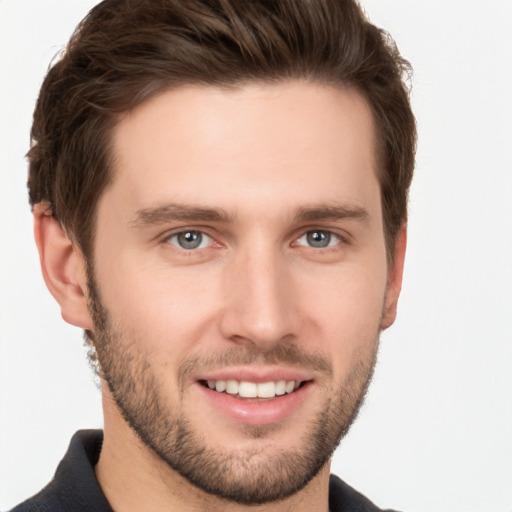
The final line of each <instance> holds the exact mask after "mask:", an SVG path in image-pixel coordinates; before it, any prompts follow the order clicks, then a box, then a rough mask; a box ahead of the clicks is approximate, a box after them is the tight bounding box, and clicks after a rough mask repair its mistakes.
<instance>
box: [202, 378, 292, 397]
mask: <svg viewBox="0 0 512 512" xmlns="http://www.w3.org/2000/svg"><path fill="white" fill-rule="evenodd" d="M207 385H208V387H209V388H210V389H215V391H218V392H219V393H222V392H226V393H229V394H230V395H239V396H240V397H242V398H274V397H275V396H281V395H284V394H285V393H291V392H292V391H295V390H297V389H299V386H300V381H295V380H288V381H285V380H278V381H276V382H274V381H269V382H260V383H256V382H249V381H237V380H209V381H207Z"/></svg>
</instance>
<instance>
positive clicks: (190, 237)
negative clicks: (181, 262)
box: [173, 231, 203, 250]
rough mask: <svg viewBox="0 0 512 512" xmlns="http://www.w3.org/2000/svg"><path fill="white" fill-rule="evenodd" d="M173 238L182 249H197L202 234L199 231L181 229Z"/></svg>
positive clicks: (200, 242)
mask: <svg viewBox="0 0 512 512" xmlns="http://www.w3.org/2000/svg"><path fill="white" fill-rule="evenodd" d="M173 238H175V239H176V242H177V245H179V246H180V247H181V248H182V249H187V250H191V249H198V248H199V247H201V244H202V242H203V234H202V233H201V232H200V231H183V232H182V233H178V234H177V235H175V236H174V237H173Z"/></svg>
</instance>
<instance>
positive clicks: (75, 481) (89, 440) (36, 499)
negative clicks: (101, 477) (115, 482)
mask: <svg viewBox="0 0 512 512" xmlns="http://www.w3.org/2000/svg"><path fill="white" fill-rule="evenodd" d="M102 440H103V433H102V432H101V431H100V430H81V431H79V432H77V433H76V434H75V435H74V436H73V438H72V439H71V442H70V444H69V448H68V451H67V453H66V455H65V456H64V458H63V459H62V461H61V462H60V464H59V466H58V468H57V471H56V472H55V476H54V477H53V480H52V481H51V482H50V483H49V484H48V485H47V486H46V487H44V488H43V489H42V490H41V491H39V492H38V493H37V494H36V495H35V496H32V498H29V499H28V500H26V501H24V502H23V503H21V504H19V505H17V506H16V507H14V508H13V509H12V510H11V512H71V511H73V512H79V511H81V510H84V511H88V512H111V511H112V509H111V508H110V506H109V504H108V502H107V500H106V498H105V496H104V495H103V492H102V491H101V489H100V487H99V484H98V482H97V480H96V476H95V474H94V465H95V464H96V462H97V460H98V457H99V453H100V450H101V444H102Z"/></svg>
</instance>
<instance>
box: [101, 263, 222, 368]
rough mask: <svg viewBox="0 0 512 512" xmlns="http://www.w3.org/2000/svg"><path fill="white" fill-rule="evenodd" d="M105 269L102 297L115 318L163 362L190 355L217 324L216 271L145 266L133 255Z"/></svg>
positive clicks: (148, 351)
mask: <svg viewBox="0 0 512 512" xmlns="http://www.w3.org/2000/svg"><path fill="white" fill-rule="evenodd" d="M134 268H135V269H137V270H136V271H133V270H131V269H134ZM104 270H105V271H104V272H103V276H102V277H103V279H102V281H100V282H101V285H100V287H101V294H102V300H103V302H104V305H105V306H106V307H107V309H108V310H109V312H110V314H111V315H112V319H113V322H115V323H116V324H117V325H118V326H119V327H120V328H121V329H122V330H123V331H125V332H127V333H128V334H129V335H130V336H132V337H133V338H135V339H137V340H138V341H139V343H141V344H142V345H143V347H144V350H145V351H146V352H147V354H148V355H149V356H153V355H155V357H158V358H161V361H160V362H164V361H169V360H171V359H178V358H179V357H180V356H181V355H184V354H182V352H184V351H185V350H188V351H189V350H190V348H191V347H193V346H194V343H196V342H197V341H198V340H201V339H202V338H203V334H204V331H205V329H207V328H208V326H209V325H211V322H210V320H211V319H212V318H213V317H214V307H215V300H214V296H213V293H212V290H213V289H214V285H213V283H212V281H213V277H212V276H209V275H208V274H204V273H203V274H200V273H198V272H195V273H194V272H193V271H188V270H185V271H173V272H172V271H170V270H169V269H168V268H167V269H162V268H159V266H158V265H146V266H141V265H137V264H136V263H135V262H133V261H132V262H129V261H127V259H125V260H124V261H123V260H122V259H121V260H119V259H118V264H117V265H116V267H115V268H111V269H110V270H109V271H107V269H104Z"/></svg>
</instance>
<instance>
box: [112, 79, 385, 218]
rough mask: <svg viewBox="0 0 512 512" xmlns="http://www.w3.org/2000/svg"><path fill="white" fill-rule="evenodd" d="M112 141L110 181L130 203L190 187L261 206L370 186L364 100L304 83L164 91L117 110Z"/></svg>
mask: <svg viewBox="0 0 512 512" xmlns="http://www.w3.org/2000/svg"><path fill="white" fill-rule="evenodd" d="M113 150H114V156H115V158H114V161H115V162H116V166H115V176H114V180H113V185H112V186H111V188H114V189H116V190H117V192H118V195H120V196H121V197H122V199H123V200H124V201H126V202H127V203H130V204H131V205H132V206H133V208H144V207H148V206H151V205H154V204H157V203H158V202H165V201H168V200H169V199H172V200H173V201H177V202H180V201H186V202H190V200H191V194H192V195H193V201H194V202H196V203H200V204H208V203H211V202H216V203H218V202H222V203H223V204H222V205H221V206H223V207H225V208H226V209H230V208H231V207H233V208H234V209H236V208H237V206H240V204H238V205H237V201H240V200H242V198H243V204H244V205H250V204H251V203H254V204H253V206H256V203H260V206H261V207H262V209H263V210H264V209H265V208H266V207H267V206H270V205H274V206H275V205H276V204H280V205H286V204H287V203H290V206H292V203H293V204H295V205H297V204H299V205H300V204H305V203H309V202H315V201H317V200H322V201H337V202H338V201H343V200H346V201H354V200H356V202H357V200H358V198H360V199H361V200H363V199H364V196H365V195H367V192H368V190H365V189H368V187H369V185H370V183H371V185H372V186H371V187H370V188H373V189H375V185H376V163H375V134H374V123H373V118H372V114H371V111H370V109H369V107H368V105H367V102H366V101H365V99H364V98H363V97H362V96H361V95H359V94H358V93H357V92H355V91H353V90H348V89H345V90H343V89H336V88H333V87H329V86H325V85H319V84H311V83H305V82H286V83H279V84H246V85H243V86H239V87H237V88H235V89H229V90H228V89H221V88H217V87H196V86H194V87H192V86H189V87H182V88H178V89H175V90H171V91H166V92H164V93H162V94H160V95H158V96H156V97H154V98H152V99H150V100H149V101H147V102H146V103H144V104H142V105H140V106H138V107H137V108H135V109H134V110H133V111H131V112H129V113H126V114H125V115H124V116H123V117H122V119H121V120H120V121H119V123H118V125H117V127H116V129H115V131H114V140H113ZM377 188H378V186H377ZM107 193H108V191H107ZM319 195H322V197H318V196H319ZM169 196H172V197H171V198H170V197H169ZM262 198H264V199H265V201H262ZM215 206H219V205H218V204H216V205H215Z"/></svg>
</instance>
